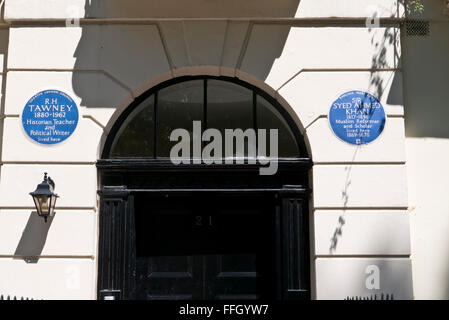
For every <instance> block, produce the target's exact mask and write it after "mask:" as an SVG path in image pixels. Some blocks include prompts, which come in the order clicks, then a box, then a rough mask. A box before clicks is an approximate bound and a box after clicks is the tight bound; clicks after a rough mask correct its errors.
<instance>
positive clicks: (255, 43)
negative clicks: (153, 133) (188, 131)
mask: <svg viewBox="0 0 449 320" xmlns="http://www.w3.org/2000/svg"><path fill="white" fill-rule="evenodd" d="M298 5H299V0H280V1H271V0H248V1H241V0H229V1H202V0H192V1H189V3H188V5H187V4H182V5H181V4H180V3H179V1H178V0H166V1H157V0H147V1H142V0H127V1H119V0H108V1H97V0H86V2H85V17H86V18H169V20H170V21H162V22H158V23H154V24H148V23H146V24H127V25H126V24H103V25H92V24H91V25H82V26H81V30H82V34H81V38H80V41H79V43H78V46H77V48H76V51H75V57H76V63H75V70H76V71H75V72H74V73H73V77H72V84H73V88H74V91H75V93H76V94H77V95H78V96H79V97H80V98H81V99H82V100H81V105H82V106H86V107H88V108H115V107H117V105H118V104H120V103H121V102H123V101H125V99H126V98H127V97H129V96H130V94H131V91H132V90H135V89H137V88H140V87H141V86H142V85H144V84H146V83H148V82H149V81H150V80H152V79H154V78H155V77H157V76H159V75H161V74H164V73H167V72H169V71H171V70H174V69H179V68H183V67H189V66H223V67H229V68H239V69H241V70H243V71H245V72H247V73H249V74H251V75H253V76H255V77H257V78H259V79H261V80H265V78H266V77H267V76H268V73H269V71H270V70H271V68H272V65H273V63H274V61H275V59H277V58H278V57H279V56H280V55H281V53H282V50H283V48H284V45H285V42H286V39H287V36H288V33H289V31H290V27H289V26H260V25H255V26H254V27H253V28H252V33H251V37H250V41H249V42H248V50H247V51H246V54H244V55H243V54H242V52H243V51H242V48H244V47H245V37H246V34H247V30H248V28H249V24H248V23H247V22H245V21H226V20H221V21H198V20H196V21H195V20H189V21H181V20H179V19H178V20H177V21H176V20H174V19H172V18H173V17H177V18H205V17H207V18H242V17H294V16H295V13H296V11H297V9H298ZM73 29H77V30H74V31H73V32H79V29H78V28H73ZM250 30H251V29H250Z"/></svg>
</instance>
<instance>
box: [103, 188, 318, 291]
mask: <svg viewBox="0 0 449 320" xmlns="http://www.w3.org/2000/svg"><path fill="white" fill-rule="evenodd" d="M100 196H101V204H100V205H101V211H100V239H99V264H98V298H99V299H112V298H114V299H140V300H155V299H162V300H175V299H182V300H189V299H193V300H203V299H204V300H216V299H218V300H220V299H233V300H235V299H238V300H242V299H265V300H266V299H269V300H271V299H308V298H309V296H310V294H309V275H308V273H309V269H308V264H309V260H308V250H307V247H308V241H307V240H308V235H307V230H308V223H307V216H306V214H305V212H306V211H305V210H303V203H304V200H303V198H302V191H301V190H298V189H286V188H285V189H284V188H283V189H280V190H279V191H272V192H271V191H270V192H262V193H259V192H255V193H252V192H248V191H241V192H240V191H239V192H238V193H235V192H227V191H226V190H224V191H223V192H220V193H214V192H198V191H194V190H193V191H192V192H177V191H176V192H165V191H163V192H160V191H157V192H152V191H149V192H135V191H128V190H127V189H126V188H116V187H114V188H104V189H103V190H102V191H101V192H100Z"/></svg>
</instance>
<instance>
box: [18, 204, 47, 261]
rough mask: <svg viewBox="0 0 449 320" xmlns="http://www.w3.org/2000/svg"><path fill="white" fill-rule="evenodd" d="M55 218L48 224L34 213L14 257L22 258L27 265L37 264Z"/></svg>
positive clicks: (29, 219)
mask: <svg viewBox="0 0 449 320" xmlns="http://www.w3.org/2000/svg"><path fill="white" fill-rule="evenodd" d="M53 218H54V217H48V220H47V223H45V222H44V219H43V218H41V217H39V216H38V215H37V212H36V211H32V212H31V214H30V217H29V218H28V222H27V224H26V226H25V229H24V230H23V232H22V237H21V238H20V241H19V244H18V245H17V248H16V251H15V252H14V255H17V256H20V257H21V258H20V259H23V260H25V261H26V262H27V263H37V262H38V260H39V258H38V256H40V254H41V253H42V250H43V248H44V245H45V242H46V241H47V234H48V230H49V229H50V226H51V223H52V222H53Z"/></svg>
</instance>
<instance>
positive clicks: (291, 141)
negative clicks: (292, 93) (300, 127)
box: [256, 95, 300, 158]
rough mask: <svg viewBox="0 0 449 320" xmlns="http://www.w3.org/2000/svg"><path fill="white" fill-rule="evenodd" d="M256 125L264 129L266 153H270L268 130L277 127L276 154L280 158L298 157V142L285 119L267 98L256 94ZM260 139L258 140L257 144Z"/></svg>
mask: <svg viewBox="0 0 449 320" xmlns="http://www.w3.org/2000/svg"><path fill="white" fill-rule="evenodd" d="M256 113H257V127H258V129H266V155H267V156H268V155H269V154H270V131H269V129H278V156H279V157H280V158H296V157H299V156H300V155H299V149H298V144H297V143H296V139H295V136H294V134H293V132H292V130H291V129H290V126H289V125H288V123H287V121H286V120H285V119H284V117H283V116H282V115H281V114H280V112H279V111H278V110H277V109H276V108H275V107H274V106H273V105H272V104H271V103H269V102H268V101H267V100H265V99H264V98H262V97H261V96H259V95H258V96H257V111H256ZM261 143H262V141H259V146H260V145H261Z"/></svg>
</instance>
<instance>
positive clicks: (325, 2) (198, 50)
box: [0, 0, 436, 299]
mask: <svg viewBox="0 0 449 320" xmlns="http://www.w3.org/2000/svg"><path fill="white" fill-rule="evenodd" d="M137 2H138V3H137ZM174 2H175V1H174V0H173V1H164V2H159V1H137V0H136V1H134V0H133V1H131V0H130V1H126V2H125V3H124V2H123V1H113V0H110V1H107V2H106V1H96V0H90V1H89V0H87V1H84V0H64V1H62V0H58V1H55V0H39V1H33V2H32V3H30V2H28V1H22V0H6V4H5V5H6V7H5V20H6V21H7V23H11V25H7V27H5V29H4V30H3V29H2V30H0V35H1V37H0V54H1V56H2V57H3V61H4V62H3V63H2V64H1V66H2V67H3V68H4V70H7V71H5V72H4V73H2V76H3V78H6V81H3V85H2V93H3V99H2V121H1V122H0V125H1V130H2V139H1V141H2V142H1V143H2V148H1V150H2V151H1V169H0V170H1V171H0V230H4V232H0V243H1V245H0V269H4V270H11V271H10V272H9V271H8V272H2V273H0V289H1V291H2V292H0V293H4V294H13V295H24V296H32V297H34V298H61V299H62V298H67V299H93V298H95V296H96V261H97V260H96V258H97V256H96V254H97V252H96V248H97V242H96V241H97V237H98V230H97V228H98V199H97V198H96V190H97V172H96V168H95V161H96V160H97V159H98V158H99V154H100V152H101V149H102V143H103V142H104V138H105V137H106V136H107V134H108V130H109V128H110V127H111V126H112V124H113V123H114V120H115V119H116V118H117V116H118V115H119V114H120V113H121V112H122V111H123V110H124V109H125V108H126V107H127V106H128V105H129V104H130V102H131V101H133V100H134V98H135V97H137V96H139V95H140V94H141V93H143V92H144V91H146V90H148V89H149V88H151V87H152V86H154V85H155V84H157V83H159V82H161V81H163V80H167V79H170V78H173V77H177V76H181V75H186V74H209V75H226V76H235V77H239V78H241V79H243V80H245V81H248V82H250V83H252V84H254V85H257V86H259V87H261V88H262V89H263V90H266V91H267V92H268V93H269V94H271V95H273V96H274V97H276V98H277V99H278V100H279V101H280V103H281V104H282V105H284V106H285V107H286V108H287V110H288V111H289V112H290V114H291V115H292V117H293V118H294V119H295V121H296V122H297V124H298V126H299V127H300V128H301V130H303V132H304V134H305V136H306V137H307V139H308V142H309V144H310V151H311V154H312V158H313V161H314V167H313V170H312V172H311V174H312V181H311V184H312V186H313V196H312V199H311V203H312V208H311V212H310V220H311V226H310V228H311V237H312V241H311V244H312V248H311V258H312V259H311V261H312V291H313V292H312V293H313V298H316V299H344V298H346V297H348V296H355V295H363V296H368V295H372V294H378V295H379V294H381V293H385V294H393V295H394V297H395V298H396V299H411V298H413V284H412V272H411V269H412V268H411V260H410V252H411V251H410V250H411V249H410V231H409V216H408V207H409V195H408V189H409V187H410V184H409V183H408V181H407V172H408V171H407V167H406V165H405V163H406V161H409V158H408V154H406V149H405V146H406V143H405V142H406V138H405V131H404V107H403V105H404V102H403V96H404V95H403V86H402V83H403V73H402V71H401V69H400V67H401V55H402V54H401V51H402V49H401V43H400V30H399V28H397V27H386V26H379V27H373V28H368V27H365V26H361V27H347V26H346V27H341V26H338V25H337V26H332V27H326V28H305V27H292V26H291V25H290V24H288V23H284V24H270V23H264V22H263V21H262V22H261V21H259V22H257V23H254V22H250V19H249V18H251V17H257V18H276V17H289V18H293V17H297V18H302V17H333V16H341V17H367V16H368V15H369V14H370V12H372V10H373V8H374V7H373V6H377V8H378V12H380V16H382V17H391V16H393V17H401V16H402V15H403V13H404V10H403V8H402V6H401V5H400V3H398V2H397V1H393V0H382V1H374V0H366V1H361V0H347V1H341V3H343V4H342V5H336V1H334V0H303V1H301V2H299V1H298V0H296V1H294V0H283V1H275V2H274V1H268V0H267V1H260V0H257V1H256V0H254V1H244V2H243V3H242V1H237V0H236V1H226V2H218V1H217V2H212V1H204V0H195V1H192V3H191V4H190V5H189V7H187V6H185V7H183V6H179V5H176V6H175V5H174ZM161 3H163V4H161ZM43 8H45V10H43ZM236 8H238V10H236ZM72 17H90V18H117V17H119V18H156V17H157V18H161V17H163V18H167V19H164V20H158V21H157V22H151V23H150V22H148V23H143V24H139V25H120V24H116V23H115V24H112V23H108V21H103V22H102V23H101V24H99V23H90V24H83V23H82V24H81V25H80V26H76V21H75V20H69V24H70V25H71V27H65V21H64V19H66V18H72ZM192 17H203V18H204V17H206V18H210V19H209V20H207V21H206V20H194V19H193V20H192V19H186V18H192ZM221 18H233V19H230V20H226V19H221ZM45 19H62V20H60V21H59V22H54V24H53V25H52V24H50V25H49V24H48V20H45ZM214 19H215V20H214ZM21 22H22V23H21ZM25 22H26V23H25ZM43 39H44V40H45V41H43ZM43 43H45V45H43ZM322 68H324V69H326V71H323V70H320V69H322ZM373 68H374V69H376V71H372V70H371V69H373ZM304 69H306V70H304ZM3 80H4V79H3ZM47 88H57V89H59V90H62V91H64V92H66V93H68V94H69V95H70V96H71V97H73V98H74V99H75V101H76V103H77V104H78V106H79V111H80V120H79V125H78V128H77V129H76V131H75V133H74V134H73V135H72V136H71V137H70V138H69V139H68V140H67V141H66V142H64V143H62V144H59V145H55V146H52V147H42V146H40V145H37V144H35V143H33V142H31V141H30V140H29V139H27V138H26V137H25V135H24V133H23V132H22V130H21V124H20V118H19V115H20V114H21V112H22V110H23V107H24V105H25V103H26V102H27V101H28V99H29V98H30V97H31V96H32V95H33V94H35V93H36V92H39V91H41V90H43V89H47ZM350 90H364V91H368V92H371V93H372V94H374V95H375V96H377V97H378V98H379V100H380V101H381V102H382V104H383V106H384V108H385V112H386V114H387V123H386V127H385V130H384V132H383V133H382V135H381V136H380V137H379V138H378V139H377V140H376V141H374V142H373V143H371V144H369V145H365V146H358V147H356V146H352V145H348V144H345V143H344V142H342V141H340V140H339V139H338V138H336V136H335V135H334V134H333V133H332V131H331V129H330V127H329V123H328V119H327V115H328V112H329V109H330V107H331V104H332V102H333V101H334V100H335V99H336V98H337V97H338V96H339V95H340V94H342V93H344V92H346V91H350ZM409 146H410V144H407V147H409ZM44 171H48V172H49V173H50V175H51V176H52V178H53V179H54V180H55V181H57V192H58V194H60V196H61V198H60V199H59V200H58V206H59V207H58V208H57V214H56V216H55V217H54V219H52V221H50V222H49V224H47V225H43V221H41V220H39V219H36V218H35V214H34V213H32V212H33V203H32V201H31V197H30V196H29V195H28V192H29V191H32V190H33V189H34V188H35V186H36V183H37V182H39V181H40V179H41V178H42V173H43V172H44ZM409 177H411V178H413V176H410V175H409ZM412 190H413V189H412ZM412 199H413V198H412ZM11 225H13V226H14V228H12V227H11V228H10V227H5V226H11ZM34 237H38V238H39V242H36V243H32V242H31V240H30V239H33V238H34ZM435 252H436V251H435ZM26 255H40V258H39V259H38V260H37V261H32V262H33V263H31V262H30V261H25V260H24V259H23V258H20V257H22V256H26ZM418 268H419V267H418ZM45 272H51V273H54V274H56V275H57V276H55V277H54V279H55V280H54V284H53V285H51V286H43V285H40V284H39V283H37V282H33V281H32V280H29V281H28V280H27V279H32V277H33V275H35V274H41V273H42V274H45ZM376 278H378V280H379V281H374V282H372V281H373V279H376ZM23 279H25V280H23ZM415 279H418V280H419V279H420V278H419V276H418V277H416V276H415ZM377 282H378V283H379V285H377ZM373 283H374V285H373Z"/></svg>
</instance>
